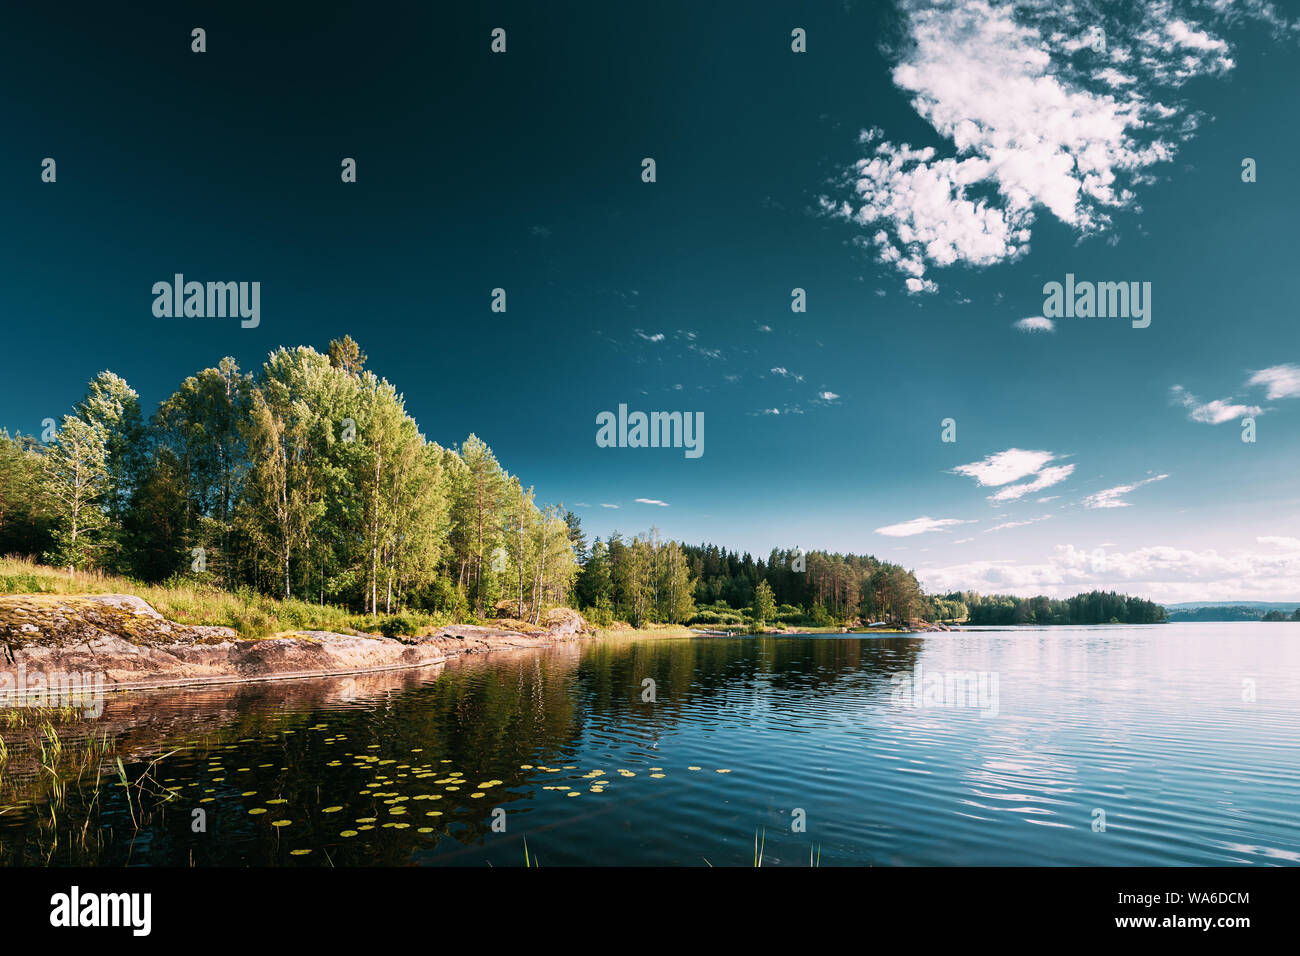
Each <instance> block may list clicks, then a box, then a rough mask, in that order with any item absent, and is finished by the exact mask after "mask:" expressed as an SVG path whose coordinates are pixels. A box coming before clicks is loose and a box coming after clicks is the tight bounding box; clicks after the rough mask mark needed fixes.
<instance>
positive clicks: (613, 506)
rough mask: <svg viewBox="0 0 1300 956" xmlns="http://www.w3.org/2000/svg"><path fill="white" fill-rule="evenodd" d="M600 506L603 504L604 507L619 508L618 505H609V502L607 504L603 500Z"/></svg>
mask: <svg viewBox="0 0 1300 956" xmlns="http://www.w3.org/2000/svg"><path fill="white" fill-rule="evenodd" d="M600 506H601V507H602V508H617V507H618V505H608V504H605V502H603V501H602V502H601V503H600Z"/></svg>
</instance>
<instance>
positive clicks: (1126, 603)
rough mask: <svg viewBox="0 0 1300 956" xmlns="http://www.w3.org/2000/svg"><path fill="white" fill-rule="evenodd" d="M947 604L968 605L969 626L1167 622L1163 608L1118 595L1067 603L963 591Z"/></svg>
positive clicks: (1104, 593)
mask: <svg viewBox="0 0 1300 956" xmlns="http://www.w3.org/2000/svg"><path fill="white" fill-rule="evenodd" d="M943 600H945V601H947V602H949V603H950V604H960V605H964V607H965V608H966V611H967V615H966V618H967V619H966V623H967V624H972V625H1006V624H1037V625H1044V624H1163V623H1165V621H1166V619H1167V618H1166V614H1165V609H1164V607H1163V606H1162V605H1160V604H1156V603H1154V602H1152V601H1147V600H1144V599H1142V598H1135V597H1129V596H1128V595H1126V594H1116V593H1115V592H1114V591H1089V592H1088V593H1087V594H1076V595H1075V596H1074V597H1071V598H1065V599H1063V600H1062V599H1057V598H1048V597H1042V596H1038V597H1031V598H1022V597H1014V596H1012V595H1008V594H989V595H980V594H976V593H974V592H972V591H961V592H956V593H953V594H946V595H944V596H943Z"/></svg>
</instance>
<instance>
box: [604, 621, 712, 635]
mask: <svg viewBox="0 0 1300 956" xmlns="http://www.w3.org/2000/svg"><path fill="white" fill-rule="evenodd" d="M694 633H695V632H694V631H693V630H691V629H690V628H689V627H686V626H685V625H684V624H647V625H646V626H645V627H602V628H597V629H596V636H597V637H690V636H691V635H692V634H694Z"/></svg>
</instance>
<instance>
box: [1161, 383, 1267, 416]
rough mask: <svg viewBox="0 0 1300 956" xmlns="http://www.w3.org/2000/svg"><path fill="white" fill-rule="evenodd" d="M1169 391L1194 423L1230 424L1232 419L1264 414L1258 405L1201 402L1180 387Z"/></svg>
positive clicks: (1176, 386) (1220, 401) (1219, 399)
mask: <svg viewBox="0 0 1300 956" xmlns="http://www.w3.org/2000/svg"><path fill="white" fill-rule="evenodd" d="M1169 391H1170V394H1171V395H1172V396H1173V400H1174V401H1176V402H1178V403H1179V404H1180V405H1182V406H1183V407H1184V408H1186V409H1187V417H1188V418H1190V419H1191V420H1192V421H1194V422H1204V423H1206V424H1207V425H1222V424H1223V423H1224V422H1230V421H1233V420H1234V419H1238V418H1245V417H1246V416H1248V415H1262V414H1263V413H1264V409H1262V408H1260V407H1259V406H1258V405H1238V404H1234V403H1233V402H1232V401H1231V400H1230V399H1222V398H1216V399H1215V400H1214V401H1212V402H1202V401H1201V400H1200V399H1199V398H1197V397H1196V396H1195V395H1193V394H1192V393H1191V392H1189V391H1188V390H1187V389H1185V388H1183V387H1182V386H1181V385H1175V386H1174V387H1173V388H1172V389H1170V390H1169Z"/></svg>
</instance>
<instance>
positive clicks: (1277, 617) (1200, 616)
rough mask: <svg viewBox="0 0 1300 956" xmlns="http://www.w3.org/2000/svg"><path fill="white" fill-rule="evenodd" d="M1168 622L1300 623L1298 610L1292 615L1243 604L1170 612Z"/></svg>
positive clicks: (1299, 609)
mask: <svg viewBox="0 0 1300 956" xmlns="http://www.w3.org/2000/svg"><path fill="white" fill-rule="evenodd" d="M1169 620H1170V621H1173V622H1178V621H1182V622H1190V621H1300V608H1297V609H1296V610H1295V611H1294V612H1293V613H1287V612H1286V611H1265V610H1264V609H1263V608H1258V607H1249V606H1247V605H1245V604H1232V605H1227V606H1222V605H1221V606H1219V607H1194V608H1186V609H1183V610H1177V611H1170V612H1169Z"/></svg>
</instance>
